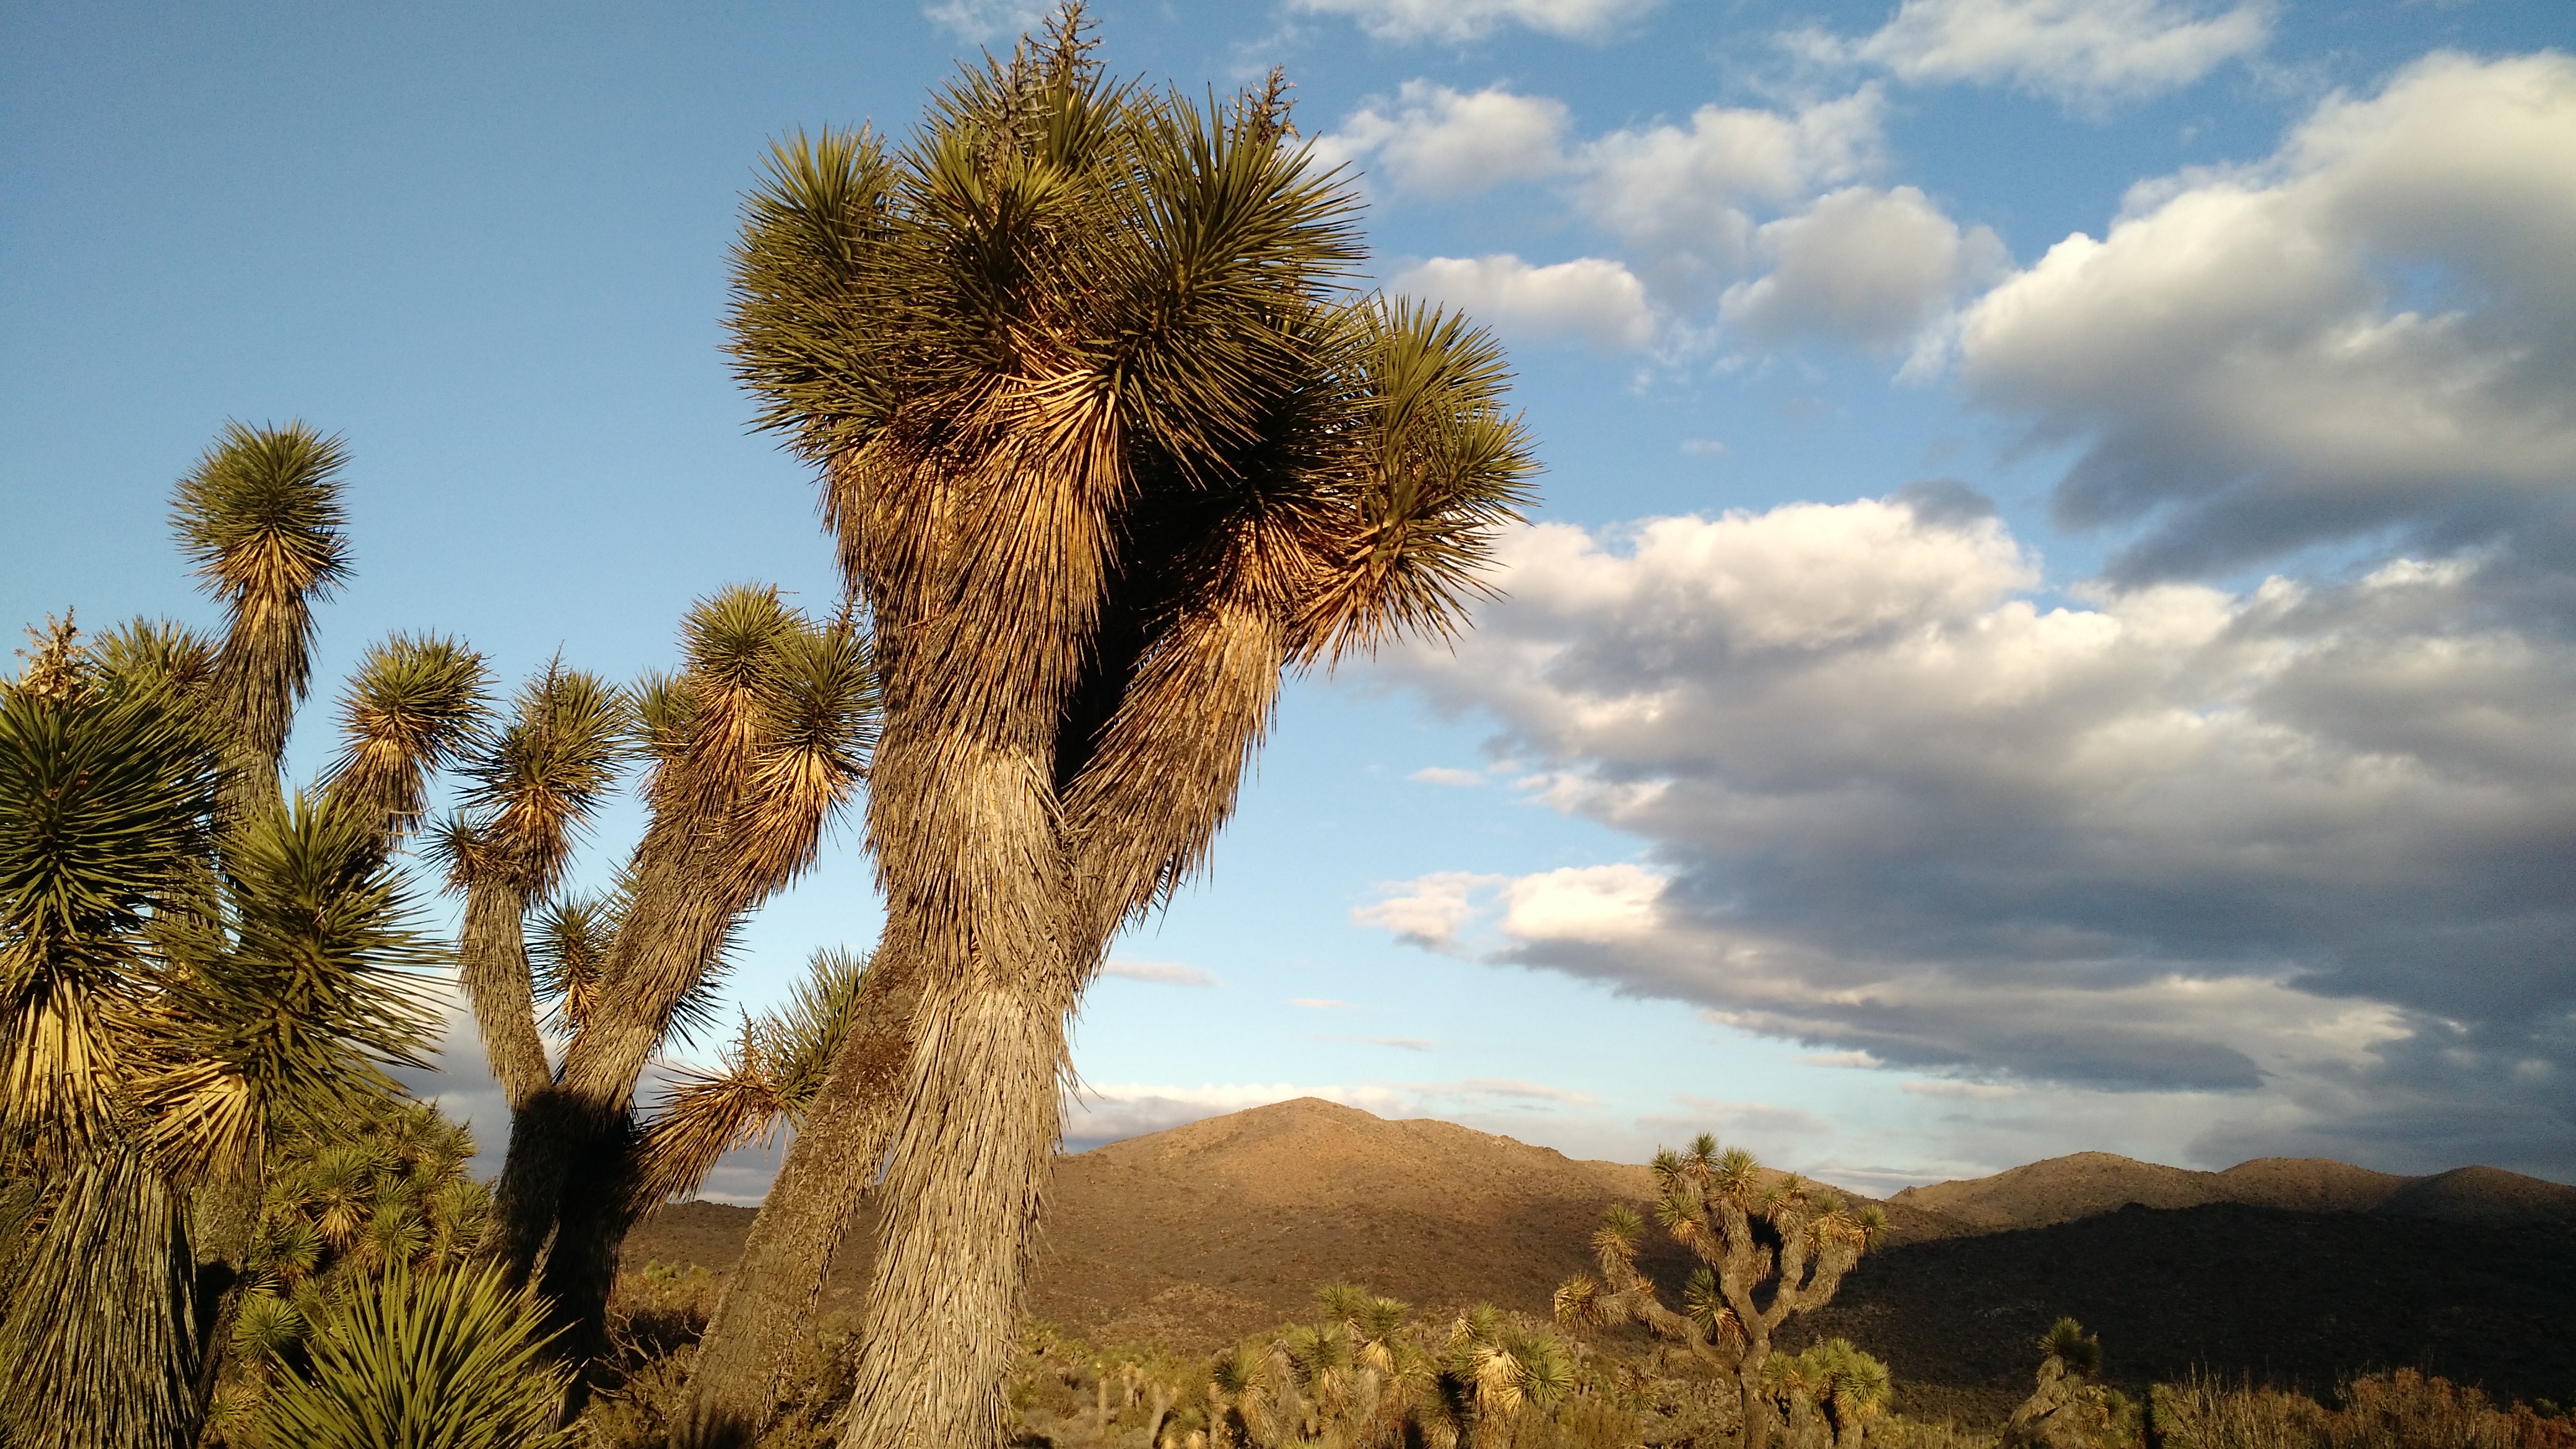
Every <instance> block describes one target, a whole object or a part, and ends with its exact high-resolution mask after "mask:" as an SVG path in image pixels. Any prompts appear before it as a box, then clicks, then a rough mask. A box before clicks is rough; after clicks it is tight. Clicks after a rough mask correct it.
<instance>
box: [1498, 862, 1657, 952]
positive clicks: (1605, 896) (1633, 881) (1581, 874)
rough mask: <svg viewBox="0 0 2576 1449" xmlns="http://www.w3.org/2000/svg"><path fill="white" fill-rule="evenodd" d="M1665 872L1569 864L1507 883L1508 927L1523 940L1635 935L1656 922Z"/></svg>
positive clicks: (1610, 938) (1614, 938) (1603, 938)
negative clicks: (1656, 912) (1657, 903)
mask: <svg viewBox="0 0 2576 1449" xmlns="http://www.w3.org/2000/svg"><path fill="white" fill-rule="evenodd" d="M1664 885H1665V881H1664V878H1663V877H1662V876H1659V875H1656V874H1655V873H1654V872H1652V871H1649V870H1644V869H1641V868H1640V867H1637V866H1633V865H1592V866H1567V867H1565V868H1564V869H1562V870H1551V871H1545V872H1542V873H1540V874H1537V875H1525V876H1522V877H1521V878H1519V879H1518V880H1515V881H1512V882H1511V883H1510V884H1508V885H1506V886H1504V887H1503V900H1504V910H1503V929H1504V930H1506V931H1508V932H1510V933H1511V934H1512V935H1513V936H1515V937H1517V938H1518V939H1520V940H1524V941H1592V942H1612V941H1628V940H1635V939H1637V938H1639V937H1642V936H1645V935H1647V934H1648V933H1650V932H1652V931H1653V930H1654V928H1655V900H1656V898H1657V897H1659V896H1661V895H1662V894H1663V893H1664Z"/></svg>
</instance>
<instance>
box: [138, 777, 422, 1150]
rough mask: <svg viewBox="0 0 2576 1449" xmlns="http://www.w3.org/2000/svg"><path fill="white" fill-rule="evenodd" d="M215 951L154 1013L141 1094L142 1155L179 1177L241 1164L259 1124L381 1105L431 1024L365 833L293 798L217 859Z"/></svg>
mask: <svg viewBox="0 0 2576 1449" xmlns="http://www.w3.org/2000/svg"><path fill="white" fill-rule="evenodd" d="M223 869H224V874H225V876H226V884H227V885H228V887H229V890H228V897H229V899H230V900H231V902H232V903H233V909H232V911H231V914H230V920H229V921H228V922H227V923H226V924H227V925H228V927H229V930H228V932H227V935H228V938H229V939H228V940H227V941H226V942H225V943H224V944H223V945H222V946H221V947H220V948H218V949H214V950H210V951H207V952H205V953H204V954H203V955H202V956H201V958H200V959H199V961H198V964H197V966H196V969H194V970H192V971H190V972H188V973H186V974H185V975H183V976H180V977H178V978H176V979H174V980H173V981H172V982H171V983H170V986H169V988H168V990H167V991H166V992H165V993H164V996H163V999H162V1000H161V1001H160V1002H158V1003H156V1018H157V1021H156V1026H157V1035H158V1036H159V1038H160V1040H159V1043H158V1051H159V1054H160V1055H162V1056H163V1057H164V1058H166V1059H167V1060H169V1061H170V1063H171V1065H169V1066H168V1067H167V1068H166V1069H164V1070H162V1071H161V1072H159V1073H157V1074H155V1075H154V1076H153V1077H152V1078H151V1079H150V1080H149V1081H148V1082H147V1083H145V1085H144V1086H143V1088H142V1093H141V1096H142V1099H143V1101H144V1103H145V1104H146V1106H147V1108H148V1110H149V1113H150V1115H151V1117H152V1119H153V1128H152V1135H153V1139H154V1141H155V1142H156V1144H157V1145H159V1146H160V1147H161V1149H162V1150H163V1151H164V1152H165V1153H166V1154H168V1155H169V1157H170V1158H171V1160H172V1161H173V1162H174V1163H175V1164H178V1165H180V1166H181V1167H182V1168H183V1170H186V1171H190V1172H214V1173H231V1172H236V1171H240V1170H242V1169H243V1168H245V1167H247V1166H248V1165H249V1164H250V1162H252V1161H253V1160H254V1154H255V1153H256V1152H257V1150H258V1146H259V1144H260V1143H261V1142H262V1141H263V1140H264V1139H265V1134H266V1130H267V1128H266V1123H267V1121H268V1119H269V1118H270V1117H271V1116H273V1115H274V1114H276V1113H278V1112H280V1111H286V1112H291V1113H293V1114H295V1115H297V1116H299V1117H306V1118H311V1117H316V1116H322V1115H327V1114H330V1113H332V1112H334V1111H344V1110H346V1109H347V1108H349V1107H351V1106H354V1105H357V1104H361V1103H365V1102H370V1101H374V1100H377V1099H379V1098H381V1097H383V1096H384V1095H386V1094H389V1093H391V1092H393V1091H394V1090H395V1089H394V1087H393V1084H392V1082H391V1081H390V1080H389V1079H387V1078H386V1077H385V1076H384V1074H383V1072H382V1071H381V1070H380V1068H379V1063H387V1062H413V1061H416V1060H417V1058H416V1057H415V1055H414V1053H415V1052H416V1051H417V1050H418V1049H419V1048H420V1046H421V1045H422V1044H423V1043H424V1042H425V1041H426V1040H427V1038H428V1034H429V1031H430V1028H431V1027H432V1025H433V1024H434V1021H435V1016H434V1013H433V1012H432V1011H431V1009H430V1008H429V1006H428V1005H427V1002H426V1000H425V998H424V997H423V996H422V994H421V993H422V987H423V984H424V978H425V976H426V974H427V973H428V972H429V971H430V970H431V969H433V968H435V967H436V966H438V965H439V964H441V963H442V960H443V953H442V952H441V951H439V950H438V949H437V948H436V947H435V946H434V945H433V944H432V943H431V942H430V941H429V940H428V939H427V938H426V937H424V936H423V935H421V934H420V933H419V931H418V929H417V925H416V922H415V919H414V916H413V907H412V903H411V900H410V898H409V896H408V894H407V892H406V891H405V889H404V887H403V883H402V881H401V879H400V877H399V876H398V875H397V874H396V873H395V871H394V870H393V868H392V867H391V866H390V865H388V864H387V863H386V861H385V859H384V855H383V851H382V846H381V836H380V834H379V829H378V826H377V824H376V822H374V821H372V820H369V819H367V818H365V817H364V816H362V815H360V814H359V813H358V812H357V811H356V810H355V809H353V808H350V807H346V806H334V805H332V804H330V803H328V802H314V801H310V800H308V799H306V798H305V797H303V796H300V795H299V796H298V797H296V799H295V800H293V801H292V802H290V803H289V804H288V805H286V806H285V807H283V808H281V809H279V810H277V811H274V812H271V813H270V814H269V815H267V816H264V817H262V818H261V819H259V820H256V821H254V822H252V823H251V824H250V825H249V826H247V827H246V828H244V829H242V830H241V831H238V832H236V833H235V834H234V835H233V836H232V837H231V838H230V839H229V840H228V841H227V843H226V849H225V853H224V861H223Z"/></svg>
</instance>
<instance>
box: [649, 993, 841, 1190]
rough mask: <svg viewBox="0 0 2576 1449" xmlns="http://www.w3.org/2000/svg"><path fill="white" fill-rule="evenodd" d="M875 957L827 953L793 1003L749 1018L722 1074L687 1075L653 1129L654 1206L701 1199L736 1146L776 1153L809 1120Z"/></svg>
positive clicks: (789, 1001)
mask: <svg viewBox="0 0 2576 1449" xmlns="http://www.w3.org/2000/svg"><path fill="white" fill-rule="evenodd" d="M867 968H868V958H867V957H866V956H865V955H863V954H861V953H858V952H853V951H848V950H824V951H817V952H815V953H814V959H813V962H812V964H811V966H810V967H809V969H808V972H807V975H806V977H805V979H804V980H802V981H800V982H798V983H797V985H796V988H795V990H794V992H793V993H792V994H791V995H790V996H789V998H788V999H787V1001H786V1002H784V1003H783V1004H781V1005H780V1006H778V1007H777V1008H775V1009H773V1010H771V1011H768V1012H764V1013H762V1014H761V1015H760V1016H758V1017H751V1016H745V1017H744V1018H743V1022H742V1029H741V1032H740V1034H739V1035H738V1036H737V1037H736V1039H735V1042H734V1045H733V1047H732V1049H731V1050H729V1051H728V1052H726V1053H725V1056H724V1060H723V1063H722V1065H721V1067H720V1068H719V1069H718V1070H716V1071H712V1072H707V1071H697V1070H693V1069H683V1070H681V1071H680V1072H679V1073H678V1075H677V1078H676V1080H675V1081H674V1082H673V1084H672V1087H671V1090H670V1091H669V1092H668V1093H667V1094H666V1095H665V1096H664V1097H663V1099H662V1102H661V1104H660V1106H659V1107H658V1108H657V1109H656V1110H655V1112H654V1113H653V1115H652V1117H651V1118H650V1119H648V1120H647V1121H646V1122H645V1124H644V1137H643V1144H642V1146H641V1147H640V1148H639V1149H638V1156H639V1168H638V1171H639V1176H640V1178H641V1185H640V1186H639V1188H638V1191H639V1192H640V1193H641V1194H642V1195H643V1197H644V1198H645V1199H646V1200H648V1201H651V1202H661V1201H663V1200H665V1199H668V1198H674V1197H686V1196H688V1195H690V1194H692V1193H695V1192H696V1191H697V1190H698V1188H699V1186H700V1185H701V1184H703V1183H704V1182H705V1181H706V1177H707V1174H708V1173H709V1172H711V1171H713V1170H714V1168H715V1164H716V1159H717V1158H719V1157H721V1156H723V1155H724V1154H725V1153H727V1152H729V1151H731V1150H733V1149H734V1148H736V1147H744V1146H766V1145H767V1144H768V1143H769V1142H770V1141H771V1140H772V1139H773V1138H774V1137H775V1135H776V1133H777V1131H778V1129H779V1127H780V1126H781V1125H785V1124H794V1123H800V1122H802V1121H803V1120H804V1115H805V1109H806V1107H807V1106H808V1105H809V1104H810V1103H812V1101H813V1100H814V1096H815V1094H816V1093H817V1092H819V1091H821V1090H822V1086H823V1077H824V1074H825V1073H826V1072H828V1071H829V1070H830V1069H831V1065H832V1061H833V1058H834V1057H836V1056H837V1055H838V1054H839V1052H840V1049H841V1043H842V1042H843V1041H845V1040H847V1039H848V1037H849V1034H850V1030H851V1027H852V1025H853V1024H854V1022H855V1020H856V1016H857V1009H858V1002H859V978H860V976H861V974H862V973H863V972H865V971H866V970H867Z"/></svg>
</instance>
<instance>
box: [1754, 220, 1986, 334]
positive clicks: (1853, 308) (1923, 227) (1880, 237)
mask: <svg viewBox="0 0 2576 1449" xmlns="http://www.w3.org/2000/svg"><path fill="white" fill-rule="evenodd" d="M1752 253H1753V256H1754V258H1755V259H1756V260H1757V261H1759V262H1761V263H1764V264H1767V265H1768V266H1769V268H1770V270H1769V271H1768V272H1767V273H1766V274H1765V275H1763V276H1762V277H1760V278H1759V279H1756V280H1752V281H1746V282H1738V283H1736V284H1735V285H1734V286H1731V287H1729V288H1727V289H1726V293H1725V295H1724V296H1723V297H1722V298H1721V299H1720V304H1719V309H1718V315H1719V316H1720V317H1721V318H1723V319H1724V320H1725V321H1727V322H1730V323H1733V324H1734V325H1736V326H1738V327H1741V328H1743V329H1744V330H1745V331H1746V332H1747V333H1749V334H1751V335H1752V336H1753V337H1754V338H1755V339H1756V340H1757V341H1762V342H1769V343H1776V342H1779V341H1782V340H1785V339H1787V338H1790V337H1795V336H1797V335H1800V334H1802V333H1823V334H1827V335H1831V336H1838V337H1842V338H1846V339H1848V340H1850V341H1853V342H1856V343H1859V344H1861V345H1863V346H1869V347H1882V348H1884V347H1891V346H1895V345H1898V344H1901V343H1904V342H1906V341H1908V340H1910V339H1912V338H1913V337H1915V336H1916V335H1917V334H1919V333H1921V332H1922V331H1923V329H1924V328H1925V327H1927V326H1929V325H1930V324H1931V323H1932V322H1933V320H1934V319H1935V318H1937V317H1938V316H1940V314H1941V313H1942V312H1943V311H1945V310H1947V308H1948V307H1949V304H1950V301H1951V299H1952V298H1953V297H1954V296H1956V295H1957V294H1958V292H1959V291H1960V290H1961V289H1962V288H1963V287H1967V286H1972V285H1984V284H1986V283H1989V282H1992V281H1994V280H1996V279H1998V278H1999V277H2001V276H2002V275H2003V274H2004V273H2006V272H2007V271H2009V270H2010V266H2011V261H2012V258H2011V256H2010V254H2009V253H2007V252H2006V251H2005V250H2004V245H2003V242H2002V240H2001V239H2000V238H1998V237H1997V236H1996V235H1995V234H1994V232H1993V231H1992V230H1991V229H1989V228H1986V227H1982V226H1980V227H1974V228H1971V229H1969V230H1966V231H1962V230H1961V229H1960V227H1959V224H1958V223H1957V222H1955V221H1952V220H1951V219H1950V218H1949V217H1947V216H1944V215H1942V213H1941V209H1940V208H1939V207H1937V206H1934V205H1933V204H1932V202H1931V200H1930V199H1929V198H1927V197H1926V196H1924V194H1923V193H1922V192H1921V191H1918V190H1916V189H1915V188H1913V187H1911V186H1899V187H1896V188H1894V189H1893V190H1887V191H1881V190H1878V189H1876V188H1874V187H1867V186H1852V187H1846V188H1844V189H1842V190H1840V191H1835V192H1832V193H1830V194H1828V195H1826V196H1824V197H1821V198H1819V199H1818V200H1817V201H1816V203H1815V204H1814V205H1813V206H1811V207H1808V208H1807V209H1806V210H1805V211H1803V212H1800V213H1799V214H1797V215H1795V216H1786V217H1782V218H1780V219H1779V220H1777V221H1772V222H1767V223H1765V224H1764V225H1763V226H1762V227H1761V228H1760V229H1759V230H1757V231H1756V232H1755V233H1754V234H1753V242H1752Z"/></svg>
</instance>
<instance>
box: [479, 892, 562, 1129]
mask: <svg viewBox="0 0 2576 1449" xmlns="http://www.w3.org/2000/svg"><path fill="white" fill-rule="evenodd" d="M527 914H528V893H527V892H526V891H524V890H521V889H519V888H518V887H517V886H514V885H509V884H505V883H503V882H499V881H488V880H477V881H474V882H473V883H472V884H470V885H468V886H467V887H466V888H465V929H464V932H463V939H462V940H460V941H459V942H458V946H459V948H460V949H459V953H458V954H459V955H461V956H462V957H463V958H464V959H463V965H464V971H463V976H464V986H465V994H466V997H467V999H468V1000H470V1001H472V1002H473V1004H474V1024H475V1027H476V1029H477V1030H478V1032H479V1033H480V1035H481V1036H482V1038H483V1054H484V1056H485V1057H487V1058H489V1059H490V1061H491V1063H492V1075H493V1076H494V1077H495V1078H497V1079H498V1080H499V1081H500V1083H501V1091H502V1094H503V1095H504V1096H505V1097H506V1098H507V1099H508V1100H509V1103H510V1110H511V1111H512V1112H513V1113H516V1112H517V1111H518V1110H519V1109H520V1108H521V1107H523V1106H525V1105H527V1103H528V1101H529V1099H530V1098H532V1097H534V1096H536V1094H537V1093H539V1092H541V1091H544V1090H545V1088H546V1084H547V1083H549V1082H551V1081H553V1080H554V1071H553V1069H552V1068H551V1067H549V1066H547V1065H546V1043H545V1039H544V1038H543V1037H541V1036H539V1035H538V1034H537V997H536V990H535V988H534V986H533V984H532V983H531V982H530V980H529V975H528V937H527V925H526V922H527Z"/></svg>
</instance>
